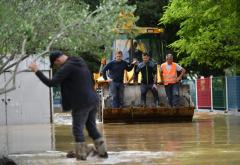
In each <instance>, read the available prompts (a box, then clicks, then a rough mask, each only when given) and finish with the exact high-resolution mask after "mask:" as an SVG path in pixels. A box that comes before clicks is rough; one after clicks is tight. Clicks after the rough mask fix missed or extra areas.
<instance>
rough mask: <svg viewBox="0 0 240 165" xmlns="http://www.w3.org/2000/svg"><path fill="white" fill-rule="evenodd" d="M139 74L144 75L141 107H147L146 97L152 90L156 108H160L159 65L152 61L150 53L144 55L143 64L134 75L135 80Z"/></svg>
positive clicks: (139, 65)
mask: <svg viewBox="0 0 240 165" xmlns="http://www.w3.org/2000/svg"><path fill="white" fill-rule="evenodd" d="M139 72H141V73H142V80H141V87H140V89H141V106H142V107H147V105H146V95H147V92H148V91H149V90H150V91H151V92H152V94H153V97H154V103H155V106H156V107H159V106H160V100H159V96H158V91H157V65H156V64H155V63H154V62H153V61H152V60H150V56H149V54H148V53H143V54H142V62H141V63H140V64H138V66H137V69H136V70H135V73H134V77H135V78H134V79H136V78H137V77H138V74H139Z"/></svg>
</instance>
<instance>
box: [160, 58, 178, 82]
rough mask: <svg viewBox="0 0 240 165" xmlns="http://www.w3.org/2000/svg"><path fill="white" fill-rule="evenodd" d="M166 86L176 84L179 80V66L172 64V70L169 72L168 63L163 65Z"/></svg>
mask: <svg viewBox="0 0 240 165" xmlns="http://www.w3.org/2000/svg"><path fill="white" fill-rule="evenodd" d="M161 68H162V75H163V83H164V85H168V84H175V83H176V79H177V65H176V63H174V62H173V63H172V64H171V69H170V70H167V62H165V63H163V64H162V65H161Z"/></svg>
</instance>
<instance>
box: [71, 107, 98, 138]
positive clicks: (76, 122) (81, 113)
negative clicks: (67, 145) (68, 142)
mask: <svg viewBox="0 0 240 165" xmlns="http://www.w3.org/2000/svg"><path fill="white" fill-rule="evenodd" d="M96 113H97V106H96V104H95V105H90V106H88V107H86V108H82V109H74V110H73V111H72V129H73V135H74V138H75V142H84V141H85V138H84V134H83V130H84V127H85V126H86V129H87V131H88V134H89V136H90V137H91V138H92V139H93V140H96V139H98V138H100V137H101V134H100V133H99V131H98V129H97V127H96Z"/></svg>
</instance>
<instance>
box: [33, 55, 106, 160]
mask: <svg viewBox="0 0 240 165" xmlns="http://www.w3.org/2000/svg"><path fill="white" fill-rule="evenodd" d="M49 57H50V63H51V67H53V65H55V66H57V67H59V69H58V70H57V72H56V73H55V74H54V76H53V78H52V79H48V78H47V77H46V76H45V75H44V74H43V73H42V72H41V71H39V70H38V66H37V65H36V64H35V63H32V64H30V65H29V68H30V69H31V70H32V71H33V72H35V74H36V75H37V77H38V78H39V79H40V80H41V81H42V82H43V83H44V84H45V85H47V86H48V87H53V86H56V85H58V84H60V86H61V95H62V107H63V111H70V110H72V120H73V121H72V128H73V135H74V139H75V151H76V158H77V159H78V160H86V159H87V155H88V154H89V152H90V148H89V147H88V146H87V144H86V142H85V138H84V134H83V129H84V126H86V129H87V131H88V134H89V136H90V137H91V138H92V139H93V141H94V145H95V147H96V151H97V153H98V155H99V156H100V157H103V158H107V157H108V154H107V150H106V146H105V142H104V140H103V137H102V135H101V134H100V133H99V131H98V130H97V127H96V113H97V105H98V97H97V94H96V92H95V90H94V89H93V80H92V78H91V73H90V71H89V69H88V67H87V65H86V63H85V61H84V60H83V59H82V58H81V57H68V56H66V55H65V54H63V53H62V52H61V51H53V52H51V53H50V56H49Z"/></svg>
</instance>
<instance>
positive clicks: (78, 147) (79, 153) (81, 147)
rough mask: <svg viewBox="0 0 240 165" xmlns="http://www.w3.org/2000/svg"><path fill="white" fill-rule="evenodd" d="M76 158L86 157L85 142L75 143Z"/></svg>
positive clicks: (84, 158)
mask: <svg viewBox="0 0 240 165" xmlns="http://www.w3.org/2000/svg"><path fill="white" fill-rule="evenodd" d="M75 151H76V159H77V160H86V159H87V144H86V142H80V143H76V144H75Z"/></svg>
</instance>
